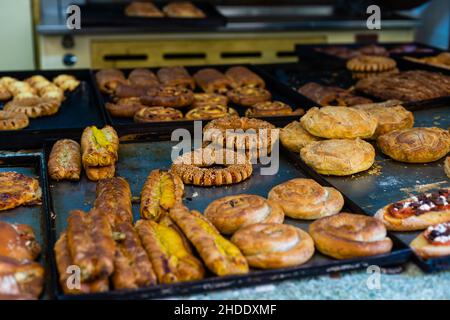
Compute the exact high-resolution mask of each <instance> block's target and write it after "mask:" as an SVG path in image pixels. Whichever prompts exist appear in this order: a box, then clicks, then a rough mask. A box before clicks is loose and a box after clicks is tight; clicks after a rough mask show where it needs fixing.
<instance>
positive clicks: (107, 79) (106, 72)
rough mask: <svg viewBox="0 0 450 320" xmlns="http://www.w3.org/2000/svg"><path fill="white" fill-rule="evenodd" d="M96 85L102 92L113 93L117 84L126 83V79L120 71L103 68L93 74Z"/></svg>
mask: <svg viewBox="0 0 450 320" xmlns="http://www.w3.org/2000/svg"><path fill="white" fill-rule="evenodd" d="M95 78H96V80H97V85H98V87H99V88H100V91H101V92H103V93H109V94H113V93H114V92H115V91H116V89H117V87H118V86H119V84H126V83H127V79H125V75H124V74H123V72H122V71H120V70H117V69H103V70H100V71H98V72H97V73H96V74H95Z"/></svg>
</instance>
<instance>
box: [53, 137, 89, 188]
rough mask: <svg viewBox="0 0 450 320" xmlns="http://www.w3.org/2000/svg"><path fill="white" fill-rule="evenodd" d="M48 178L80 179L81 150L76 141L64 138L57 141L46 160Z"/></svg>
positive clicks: (58, 179) (57, 179)
mask: <svg viewBox="0 0 450 320" xmlns="http://www.w3.org/2000/svg"><path fill="white" fill-rule="evenodd" d="M48 173H49V175H50V178H52V179H53V180H56V181H60V180H73V181H78V180H80V175H81V150H80V145H79V144H78V142H75V141H73V140H69V139H64V140H59V141H57V142H56V143H55V144H54V145H53V148H52V152H51V153H50V158H49V161H48Z"/></svg>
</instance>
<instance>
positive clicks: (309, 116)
mask: <svg viewBox="0 0 450 320" xmlns="http://www.w3.org/2000/svg"><path fill="white" fill-rule="evenodd" d="M300 122H301V124H302V125H303V128H305V129H306V130H307V131H308V132H309V133H310V134H312V135H314V136H316V137H321V138H327V139H355V138H363V139H365V138H370V137H372V136H373V134H374V133H375V130H376V128H377V123H378V122H377V119H376V118H375V117H374V116H372V115H370V114H369V113H367V112H365V111H363V110H359V109H354V108H347V107H323V108H320V109H319V108H317V107H314V108H311V109H309V110H308V111H307V112H306V114H305V115H304V116H303V117H302V118H301V120H300Z"/></svg>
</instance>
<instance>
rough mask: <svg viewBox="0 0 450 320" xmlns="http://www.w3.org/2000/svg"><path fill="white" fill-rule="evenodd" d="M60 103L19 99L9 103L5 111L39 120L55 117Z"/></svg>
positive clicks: (38, 99) (35, 99) (50, 100)
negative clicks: (45, 117)
mask: <svg viewBox="0 0 450 320" xmlns="http://www.w3.org/2000/svg"><path fill="white" fill-rule="evenodd" d="M59 107H60V102H59V101H57V100H54V99H43V98H39V97H34V98H25V99H23V98H18V99H14V100H12V101H10V102H8V103H7V104H6V105H5V106H4V108H3V110H4V111H8V112H13V113H23V114H25V115H26V116H28V117H29V118H39V117H44V116H51V115H54V114H55V113H57V112H58V111H59Z"/></svg>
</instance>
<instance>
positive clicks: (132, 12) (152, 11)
mask: <svg viewBox="0 0 450 320" xmlns="http://www.w3.org/2000/svg"><path fill="white" fill-rule="evenodd" d="M125 15H126V16H128V17H140V18H162V17H164V13H162V11H161V10H159V9H158V7H157V6H155V4H154V3H152V2H143V1H133V2H131V3H130V4H129V5H128V6H127V7H126V8H125Z"/></svg>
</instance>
